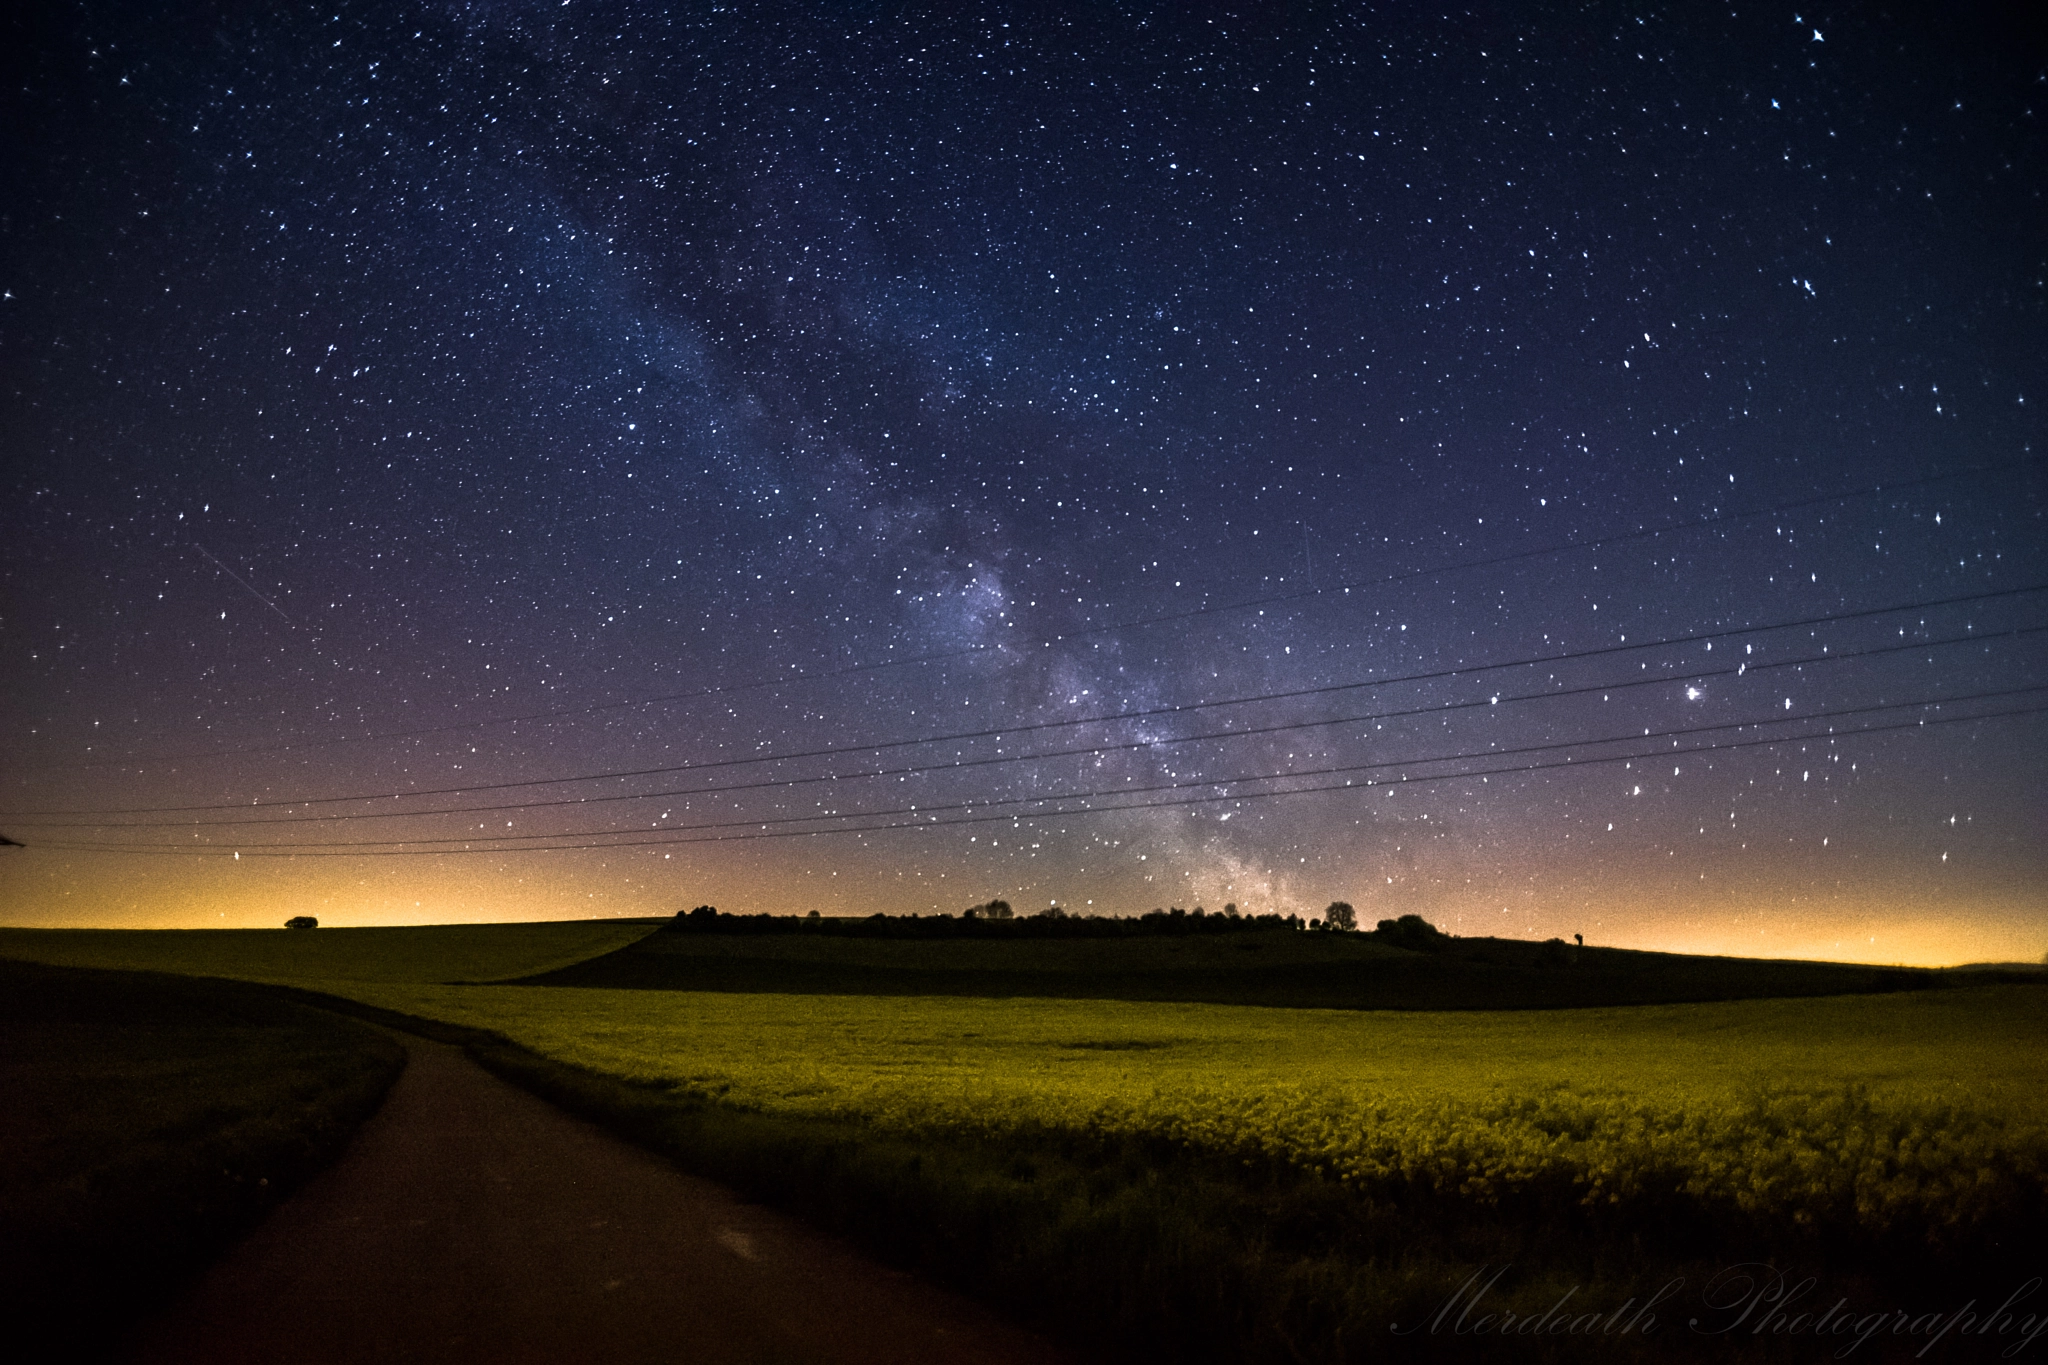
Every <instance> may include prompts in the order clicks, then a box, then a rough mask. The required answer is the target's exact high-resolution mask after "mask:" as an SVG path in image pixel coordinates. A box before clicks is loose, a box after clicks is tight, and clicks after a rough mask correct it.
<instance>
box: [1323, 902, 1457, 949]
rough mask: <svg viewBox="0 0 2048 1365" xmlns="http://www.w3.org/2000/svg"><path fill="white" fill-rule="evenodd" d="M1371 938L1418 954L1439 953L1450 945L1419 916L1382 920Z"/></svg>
mask: <svg viewBox="0 0 2048 1365" xmlns="http://www.w3.org/2000/svg"><path fill="white" fill-rule="evenodd" d="M1347 908H1348V907H1347ZM1372 936H1373V937H1374V938H1376V939H1378V940H1380V941H1381V942H1382V943H1391V944H1392V945H1393V946H1394V947H1396V948H1407V949H1411V950H1412V951H1414V952H1418V953H1435V952H1441V951H1443V950H1444V949H1445V948H1447V947H1449V946H1450V943H1451V936H1450V935H1449V934H1446V933H1445V932H1443V931H1442V930H1441V929H1439V928H1437V927H1436V926H1435V925H1434V924H1431V923H1430V922H1429V921H1428V920H1426V919H1424V918H1423V917H1422V916H1420V915H1403V916H1401V918H1399V919H1383V920H1381V921H1380V922H1379V926H1378V927H1377V928H1375V929H1374V930H1373V931H1372Z"/></svg>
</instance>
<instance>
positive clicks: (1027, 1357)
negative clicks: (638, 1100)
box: [131, 1039, 1068, 1365]
mask: <svg viewBox="0 0 2048 1365" xmlns="http://www.w3.org/2000/svg"><path fill="white" fill-rule="evenodd" d="M406 1046H407V1048H408V1050H409V1051H410V1052H411V1054H412V1060H411V1062H410V1063H409V1064H408V1065H407V1067H406V1069H405V1072H404V1074H403V1075H402V1076H401V1077H400V1078H399V1081H398V1083H397V1085H396V1086H394V1087H393V1089H392V1091H391V1096H390V1098H389V1100H388V1101H387V1102H386V1103H385V1105H384V1107H383V1109H382V1110H381V1111H379V1112H378V1114H377V1115H376V1117H374V1118H373V1119H371V1120H370V1122H369V1123H368V1124H366V1125H364V1127H363V1130H362V1132H361V1133H360V1134H359V1135H358V1136H357V1138H356V1140H355V1142H354V1144H353V1145H352V1146H351V1147H350V1148H349V1150H348V1153H347V1154H346V1155H345V1156H344V1157H343V1158H342V1160H341V1161H340V1163H339V1164H337V1165H336V1166H335V1167H334V1168H333V1169H332V1170H329V1171H327V1172H325V1173H324V1174H322V1175H321V1176H319V1177H318V1178H316V1179H315V1180H314V1181H313V1182H312V1183H311V1184H309V1185H308V1186H307V1187H306V1188H305V1189H304V1190H302V1191H300V1192H299V1193H298V1194H297V1195H295V1196H294V1197H292V1198H291V1199H289V1200H287V1201H286V1202H285V1203H284V1204H283V1205H281V1206H280V1207H279V1208H278V1209H277V1210H276V1211H275V1212H273V1213H272V1215H271V1216H270V1218H269V1219H267V1220H266V1221H265V1222H264V1223H263V1225H262V1226H261V1227H259V1228H258V1229H257V1230H256V1231H255V1232H254V1233H253V1234H251V1235H250V1237H249V1238H248V1239H247V1240H246V1241H245V1242H243V1243H242V1244H241V1245H240V1246H239V1247H237V1248H236V1249H235V1250H234V1251H233V1252H232V1253H230V1255H229V1256H228V1257H227V1259H226V1260H224V1261H223V1262H221V1263H220V1264H219V1265H217V1266H215V1267H214V1268H213V1269H212V1270H210V1271H208V1272H207V1274H206V1275H205V1277H204V1278H203V1279H202V1280H201V1281H200V1283H199V1284H198V1285H197V1286H196V1287H195V1289H194V1290H193V1291H192V1292H191V1293H189V1294H187V1295H186V1297H185V1298H184V1300H183V1301H181V1302H180V1303H178V1304H177V1305H176V1306H174V1307H173V1309H172V1310H171V1311H170V1312H169V1313H168V1314H166V1315H165V1316H164V1317H163V1318H161V1319H159V1320H157V1321H156V1322H154V1323H151V1324H149V1325H148V1326H147V1327H146V1328H145V1329H144V1330H143V1331H142V1332H141V1333H140V1334H139V1335H138V1337H137V1339H136V1340H135V1342H134V1343H133V1350H132V1354H131V1358H132V1359H133V1360H135V1361H137V1362H151V1363H152V1365H155V1363H156V1362H206V1365H231V1363H232V1362H239V1361H250V1362H255V1361H261V1362H266V1365H270V1363H273V1362H293V1363H294V1365H318V1363H319V1362H329V1361H334V1362H342V1361H346V1362H361V1361H377V1362H395V1361H432V1362H464V1361H478V1362H485V1361H488V1362H491V1363H492V1365H509V1363H511V1362H521V1361H535V1362H541V1361H545V1362H551V1363H554V1362H592V1363H593V1365H594V1363H595V1362H638V1361H661V1362H688V1363H689V1365H719V1363H720V1362H727V1361H730V1362H735V1365H740V1363H741V1362H744V1365H771V1363H772V1362H782V1361H788V1362H802V1363H803V1365H826V1363H827V1362H848V1363H849V1365H851V1363H852V1362H899V1361H916V1362H919V1363H920V1365H925V1363H927V1362H928V1363H929V1365H951V1363H952V1362H960V1363H961V1365H966V1363H967V1362H975V1365H1026V1363H1027V1362H1028V1363H1029V1365H1054V1362H1064V1361H1067V1360H1068V1357H1067V1356H1065V1355H1064V1354H1063V1353H1061V1352H1059V1351H1056V1350H1055V1349H1054V1348H1052V1347H1051V1346H1049V1345H1047V1344H1046V1343H1044V1342H1043V1341H1040V1340H1039V1339H1037V1338H1035V1337H1033V1336H1031V1335H1029V1334H1028V1333H1025V1332H1023V1331H1021V1330H1020V1329H1018V1328H1016V1327H1014V1326H1011V1325H1009V1324H1007V1323H1005V1322H1004V1321H1002V1320H1001V1319H998V1318H996V1317H995V1316H994V1315H992V1314H991V1313H990V1312H988V1311H987V1310H985V1309H983V1308H980V1307H978V1306H976V1305H974V1304H972V1303H969V1302H968V1301H966V1300H964V1299H961V1298H959V1297H957V1296H955V1295H952V1294H948V1293H946V1292H944V1291H941V1290H938V1289H935V1288H933V1287H931V1286H930V1285H927V1284H925V1283H923V1282H921V1281H919V1280H917V1279H914V1278H912V1277H910V1276H908V1275H905V1274H902V1273H900V1272H897V1271H893V1270H889V1269H887V1268H885V1267H882V1266H880V1265H878V1264H876V1263H875V1262H873V1261H871V1260H868V1259H865V1258H864V1257H862V1256H860V1255H859V1254H857V1253H856V1252H854V1251H853V1250H852V1249H850V1248H849V1247H847V1246H846V1245H845V1244H844V1243H841V1242H838V1241H836V1240H834V1239H832V1238H830V1237H826V1236H824V1235H822V1234H820V1233H818V1232H815V1231H813V1230H811V1229H809V1228H807V1227H805V1226H803V1225H802V1224H800V1223H797V1222H794V1221H793V1220H791V1219H789V1218H786V1217H784V1216H782V1215H780V1214H776V1213H773V1212H771V1211H769V1210H767V1209H763V1208H760V1207H757V1206H754V1205H751V1204H746V1203H743V1202H741V1201H740V1200H739V1199H738V1198H737V1197H736V1196H734V1195H733V1194H732V1193H731V1192H730V1191H728V1190H726V1189H724V1188H723V1187H721V1186H718V1185H714V1184H712V1183H710V1182H709V1181H705V1180H699V1179H696V1178H694V1177H691V1176H687V1175H684V1174H682V1173H681V1172H679V1171H677V1170H676V1169H675V1168H674V1167H672V1166H670V1165H669V1164H668V1163H666V1162H664V1161H663V1160H662V1159H661V1158H659V1157H657V1156H654V1155H652V1154H651V1153H648V1152H645V1151H642V1150H641V1149H639V1148H637V1147H634V1146H631V1145H630V1144H627V1143H625V1142H622V1141H620V1140H619V1139H617V1138H614V1137H612V1136H610V1135H609V1134H607V1133H605V1132H603V1131H602V1130H600V1129H598V1128H596V1127H594V1126H592V1125H590V1124H588V1123H585V1122H582V1121H581V1120H578V1119H574V1118H571V1117H569V1116H568V1115H566V1114H564V1113H562V1112H561V1111H560V1110H558V1109H555V1108H553V1107H552V1106H550V1105H548V1104H546V1103H544V1102H542V1101H540V1100H538V1099H535V1098H534V1097H533V1096H531V1095H528V1094H526V1093H525V1092H524V1091H521V1090H518V1089H515V1088H514V1087H512V1086H510V1085H507V1084H506V1083H505V1082H503V1081H500V1080H498V1079H497V1078H496V1077H494V1076H491V1075H489V1074H488V1073H486V1072H485V1071H483V1070H482V1069H481V1068H480V1067H478V1066H477V1065H476V1064H475V1063H473V1062H471V1061H470V1060H469V1059H468V1058H467V1057H465V1056H463V1055H462V1053H460V1052H459V1051H456V1050H455V1049H453V1048H448V1047H443V1046H440V1045H437V1044H432V1043H426V1042H422V1041H418V1040H415V1039H407V1040H406Z"/></svg>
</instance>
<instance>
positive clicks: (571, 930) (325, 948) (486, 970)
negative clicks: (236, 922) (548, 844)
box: [0, 920, 653, 985]
mask: <svg viewBox="0 0 2048 1365" xmlns="http://www.w3.org/2000/svg"><path fill="white" fill-rule="evenodd" d="M652 928H653V925H652V924H650V923H649V922H648V921H646V920H568V921H560V922H555V923H541V924H432V925H418V926H407V927H398V928H376V929H335V928H327V929H311V930H287V929H281V928H280V929H0V957H8V958H17V959H21V960H25V961H29V962H46V963H50V964H53V965H57V966H72V967H111V968H122V969H126V970H130V971H155V972H179V973H184V974H187V975H192V976H228V977H236V978H239V979H241V980H245V981H274V982H282V983H287V984H293V985H319V984H323V983H330V982H368V981H387V982H388V981H495V980H502V979H504V978H508V977H520V976H530V975H532V974H534V973H536V972H546V971H550V970H553V969H555V968H558V967H562V966H566V965H568V964H569V963H572V962H577V961H580V960H582V959H583V958H587V957H591V956H594V955H596V954H600V953H608V952H611V951H613V950H614V949H617V948H622V947H624V946H626V945H627V944H630V943H632V942H633V941H634V940H635V939H638V938H640V937H642V936H644V935H646V934H647V933H649V932H650V931H651V930H652Z"/></svg>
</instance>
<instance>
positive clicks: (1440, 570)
mask: <svg viewBox="0 0 2048 1365" xmlns="http://www.w3.org/2000/svg"><path fill="white" fill-rule="evenodd" d="M2028 463H2029V461H2027V460H2007V461H2001V462H1999V463H1995V464H1988V465H1976V466H1973V467H1971V468H1969V469H1962V470H1957V471H1955V472H1954V473H1950V474H1930V475H1928V476H1926V477H1925V478H1919V479H1904V480H1901V481H1899V482H1897V483H1885V484H1875V485H1872V486H1871V487H1868V488H1857V489H1852V490H1850V491H1848V492H1846V493H1827V494H1822V495H1819V496H1816V497H1811V498H1800V499H1797V500H1795V501H1792V502H1782V503H1776V504H1774V505H1772V506H1769V507H1761V508H1757V509H1756V510H1754V511H1749V512H1728V513H1720V514H1716V515H1714V516H1710V517H1700V518H1697V519H1695V520H1692V521H1681V522H1673V523H1671V524H1670V525H1668V526H1660V527H1653V528H1650V529H1646V530H1636V531H1625V532H1619V533H1617V534H1615V535H1611V536H1600V537H1596V538H1595V539H1592V540H1577V541H1567V542H1565V543H1563V544H1560V545H1547V546H1541V547H1538V548H1536V549H1533V550H1517V551H1515V552H1513V553H1511V554H1505V555H1494V556H1491V557H1489V558H1486V559H1469V560H1460V561H1457V562H1455V563H1451V564H1441V565H1436V566H1434V567H1431V568H1426V569H1410V570H1407V571H1405V572H1402V573H1397V574H1387V575H1384V576H1382V577H1379V578H1367V579H1358V580H1355V581H1353V582H1349V583H1338V584H1333V585H1332V586H1330V587H1328V588H1321V589H1317V588H1313V587H1312V588H1310V589H1308V590H1307V591H1296V592H1286V593H1276V594H1271V595H1269V596H1266V597H1255V598H1248V599H1246V600H1243V601H1239V602H1226V603H1220V604H1218V605H1216V606H1211V607H1191V608H1189V609H1187V610H1185V611H1178V612H1169V613H1166V614H1164V615H1160V616H1145V617H1138V618H1136V619H1134V620H1130V621H1119V622H1112V623H1110V624H1108V625H1101V626H1089V627H1085V628H1083V629H1080V630H1071V631H1064V632H1061V633H1059V634H1056V635H1045V636H1036V637H1031V638H1027V639H1023V640H1010V641H1000V642H994V643H988V644H978V645H967V646H964V647H962V648H960V649H952V650H942V651H939V652H937V653H932V654H918V655H911V656H907V657H905V658H901V659H876V660H870V661H869V662H866V663H858V664H847V665H845V666H843V667H840V668H831V669H820V670H818V671H815V672H808V673H798V674H795V675H793V676H789V677H782V678H757V679H753V680H751V681H748V682H742V683H724V684H720V685H718V686H714V687H701V688H696V689H693V690H690V691H686V692H669V693H664V694H661V695H659V696H653V697H640V698H635V699H630V700H626V701H615V702H599V703H595V704H593V705H589V706H570V707H560V708H557V709H554V710H549V711H535V712H530V713H528V714H525V715H518V716H497V717H492V718H490V719H487V720H469V721H453V722H450V723H448V724H446V725H426V726H419V727H416V728H413V729H410V730H390V731H385V732H382V733H379V734H372V735H347V736H343V737H341V738H337V739H319V740H302V741H293V742H290V743H285V744H262V745H249V746H245V747H239V748H230V749H207V750H200V751H195V752H191V753H182V754H153V755H140V756H135V757H130V758H126V759H103V760H93V761H90V762H87V763H85V764H82V765H81V766H83V767H118V766H129V765H133V764H136V763H172V762H194V761H198V760H201V759H209V758H230V757H236V756H240V755H245V754H274V753H287V752H292V751H296V750H303V749H324V748H333V747H335V746H337V745H342V744H366V743H372V742H376V741H380V740H389V739H419V738H423V737H425V736H427V735H441V734H453V733H456V732H458V731H463V730H477V729H483V728H487V727H490V726H495V725H518V724H524V723H526V722H530V721H548V720H562V719H565V718H567V717H571V716H593V715H599V714H602V713H604V712H607V711H620V710H630V709H634V708H638V707H643V706H661V705H666V704H667V703H670V702H678V701H692V700H695V699H697V698H700V697H711V696H718V695H721V694H724V693H728V692H748V691H756V690H759V689H762V688H771V687H786V686H789V685H791V684H793V683H799V682H822V681H826V680H829V679H832V678H844V677H850V676H853V675H855V674H860V673H872V672H876V671H878V670H881V669H889V668H905V667H909V666H911V665H914V664H930V663H943V662H945V661H946V660H948V659H959V658H966V657H969V656H971V655H976V654H985V653H988V652H990V651H992V650H998V649H1030V648H1034V647H1035V648H1050V647H1051V646H1053V645H1055V644H1063V643H1066V642H1068V641H1072V640H1083V639H1088V638H1090V637H1092V636H1097V635H1108V634H1115V633H1116V632H1118V631H1125V630H1138V629H1141V628H1143V627H1147V626H1156V625H1168V624H1172V623H1173V622H1176V621H1190V620H1195V619H1197V618H1200V617H1204V616H1216V615H1221V614H1224V613H1228V612H1237V611H1251V610H1254V609H1256V608H1259V607H1270V606H1279V605H1283V604H1285V603H1289V602H1301V601H1307V600H1309V599H1311V598H1317V597H1331V598H1333V599H1334V598H1336V597H1341V596H1343V595H1344V594H1346V593H1350V592H1352V591H1354V590H1358V589H1364V588H1378V587H1387V586H1389V585H1391V584H1395V583H1406V582H1410V581H1412V580H1414V579H1418V578H1428V577H1432V576H1434V575H1438V574H1448V573H1460V572H1463V571H1465V570H1468V569H1488V568H1497V567H1500V566H1502V565H1506V564H1518V563H1524V562H1526V561H1528V560H1531V559H1540V558H1543V557H1545V556H1549V555H1558V554H1567V553H1570V552H1572V551H1575V550H1600V549H1606V548H1607V547H1609V546H1613V545H1623V544H1627V543H1629V542H1631V541H1637V540H1648V539H1654V538H1655V537H1657V536H1665V535H1675V534H1677V533H1679V532H1681V531H1696V530H1700V529H1702V528H1704V527H1708V526H1720V525H1724V524H1727V523H1729V522H1736V521H1749V520H1753V519H1755V518H1757V517H1767V516H1776V515H1778V514H1781V513H1785V512H1796V511H1801V510H1803V509H1805V508H1808V507H1821V506H1825V505H1827V504H1829V503H1835V502H1848V501H1851V500H1853V499H1856V498H1865V497H1876V496H1878V495H1881V494H1885V493H1899V492H1904V491H1905V490H1907V489H1912V488H1924V487H1927V486H1928V485H1930V484H1937V483H1950V482H1953V481H1955V480H1957V479H1965V478H1971V477H1974V476H1975V475H1978V474H1993V473H1999V472H2002V471H2004V470H2007V469H2014V468H2019V467H2021V466H2024V465H2026V464H2028ZM202 553H204V551H202ZM207 558H209V559H211V558H212V556H211V555H208V556H207ZM215 562H216V563H218V562H219V561H217V560H216V561H215ZM221 567H222V568H223V569H225V568H226V566H225V565H222V566H221ZM237 581H240V580H237ZM244 586H247V585H246V584H245V585H244ZM251 591H252V592H253V591H254V589H251ZM259 597H260V594H259ZM272 610H277V608H276V607H275V606H274V605H272ZM278 614H279V615H280V616H282V615H283V614H284V613H283V612H281V611H280V612H278ZM286 619H287V621H289V619H290V618H289V617H287V618H286Z"/></svg>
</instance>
